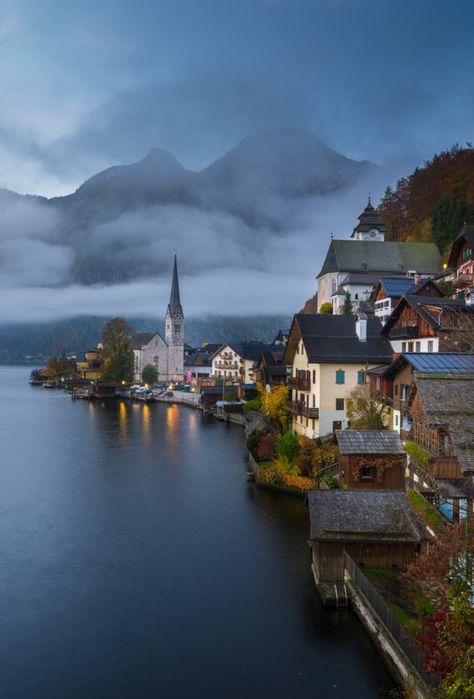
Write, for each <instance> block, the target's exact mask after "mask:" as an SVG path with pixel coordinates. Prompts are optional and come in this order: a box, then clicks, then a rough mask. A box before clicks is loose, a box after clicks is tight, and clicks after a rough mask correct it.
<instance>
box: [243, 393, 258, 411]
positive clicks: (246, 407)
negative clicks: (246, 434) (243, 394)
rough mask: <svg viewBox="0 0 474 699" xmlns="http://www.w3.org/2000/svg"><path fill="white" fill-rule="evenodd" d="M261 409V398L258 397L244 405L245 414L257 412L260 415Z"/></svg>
mask: <svg viewBox="0 0 474 699" xmlns="http://www.w3.org/2000/svg"><path fill="white" fill-rule="evenodd" d="M260 408H261V403H260V396H257V397H256V398H252V400H248V401H247V402H246V403H244V413H250V412H252V411H253V410H254V411H255V412H257V413H259V412H260Z"/></svg>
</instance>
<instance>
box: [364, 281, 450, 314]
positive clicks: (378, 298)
mask: <svg viewBox="0 0 474 699" xmlns="http://www.w3.org/2000/svg"><path fill="white" fill-rule="evenodd" d="M405 294H410V295H412V296H429V297H432V298H442V297H443V293H442V291H441V289H440V288H439V287H438V286H436V284H435V282H434V281H433V279H430V278H429V277H428V278H426V279H420V277H418V276H416V277H415V278H413V277H407V276H405V277H399V276H398V277H380V279H378V280H377V282H376V284H375V286H374V288H373V291H372V294H371V296H370V301H371V303H372V305H373V307H374V313H375V315H376V317H377V318H380V320H381V321H382V323H385V322H386V321H387V320H388V318H389V316H390V315H391V313H392V311H393V310H394V308H395V307H396V305H397V304H398V302H399V301H400V299H401V298H402V296H404V295H405Z"/></svg>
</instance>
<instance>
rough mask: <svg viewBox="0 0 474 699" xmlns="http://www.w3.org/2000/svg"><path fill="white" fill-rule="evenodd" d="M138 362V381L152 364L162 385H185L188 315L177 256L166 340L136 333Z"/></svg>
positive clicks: (135, 341)
mask: <svg viewBox="0 0 474 699" xmlns="http://www.w3.org/2000/svg"><path fill="white" fill-rule="evenodd" d="M131 342H132V349H133V355H134V360H135V369H134V372H135V373H134V378H135V381H138V382H140V381H141V380H142V371H143V369H144V367H145V366H146V365H147V364H152V365H153V366H154V367H155V368H156V370H157V372H158V381H182V380H183V378H184V313H183V307H182V306H181V299H180V295H179V279H178V261H177V258H176V253H175V255H174V264H173V277H172V281H171V293H170V300H169V303H168V308H167V309H166V316H165V338H164V339H163V337H162V336H161V334H160V333H159V332H152V333H136V334H135V335H133V336H132V338H131Z"/></svg>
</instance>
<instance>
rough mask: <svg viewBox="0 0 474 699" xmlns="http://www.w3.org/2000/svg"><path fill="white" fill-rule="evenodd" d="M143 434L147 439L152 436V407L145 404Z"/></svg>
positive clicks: (143, 409)
mask: <svg viewBox="0 0 474 699" xmlns="http://www.w3.org/2000/svg"><path fill="white" fill-rule="evenodd" d="M142 422H143V434H144V436H145V437H149V436H150V428H151V410H150V406H149V405H147V404H146V403H145V405H144V406H143V408H142Z"/></svg>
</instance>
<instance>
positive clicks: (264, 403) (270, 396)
mask: <svg viewBox="0 0 474 699" xmlns="http://www.w3.org/2000/svg"><path fill="white" fill-rule="evenodd" d="M257 391H258V393H259V396H260V412H261V413H262V414H263V415H265V416H266V417H268V418H270V419H271V420H276V421H277V422H279V423H280V425H281V427H282V428H284V427H286V425H287V423H288V387H287V386H271V387H270V390H269V391H267V390H266V389H265V387H264V386H262V384H260V383H258V384H257Z"/></svg>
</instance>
